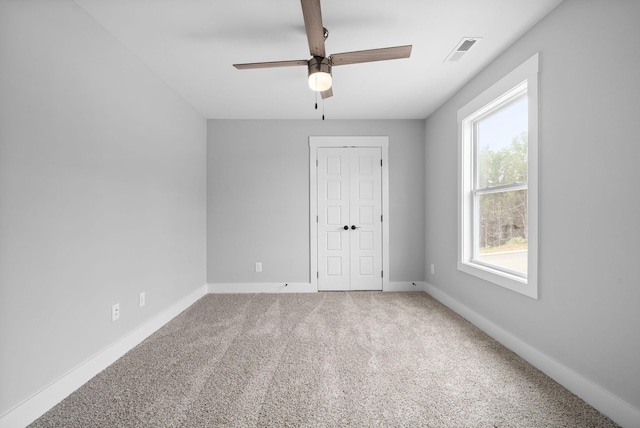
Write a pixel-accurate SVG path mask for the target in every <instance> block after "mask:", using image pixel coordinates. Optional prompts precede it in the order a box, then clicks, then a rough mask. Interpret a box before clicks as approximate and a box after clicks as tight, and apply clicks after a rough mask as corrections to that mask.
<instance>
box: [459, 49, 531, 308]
mask: <svg viewBox="0 0 640 428" xmlns="http://www.w3.org/2000/svg"><path fill="white" fill-rule="evenodd" d="M538 73H539V55H538V54H537V53H536V54H535V55H534V56H532V57H531V58H529V59H528V60H527V61H525V62H524V63H523V64H521V65H520V66H519V67H517V68H516V69H515V70H513V71H511V72H510V73H509V74H507V75H506V76H504V77H503V78H502V79H500V80H499V81H498V82H496V83H495V84H493V85H492V86H491V87H490V88H488V89H487V90H485V91H484V92H482V93H481V94H480V95H478V96H477V97H475V98H474V99H473V100H471V101H470V102H469V103H467V104H466V105H465V106H464V107H462V108H461V109H460V110H458V141H459V145H458V160H459V163H458V179H459V185H458V270H460V271H462V272H465V273H468V274H470V275H473V276H476V277H478V278H481V279H484V280H486V281H489V282H492V283H494V284H497V285H500V286H502V287H505V288H507V289H509V290H513V291H516V292H518V293H521V294H524V295H525V296H529V297H532V298H534V299H537V298H538ZM523 93H526V95H527V99H528V100H527V101H528V128H529V129H528V152H527V154H528V171H527V174H528V179H527V182H528V185H527V186H526V188H527V199H528V201H527V227H528V234H527V244H528V252H527V254H528V256H527V257H528V259H527V265H528V268H527V275H526V277H523V276H522V275H518V274H516V273H515V272H512V271H509V270H508V269H502V268H499V267H496V266H491V265H486V264H482V263H479V262H477V261H474V260H473V254H474V251H473V245H474V239H475V236H474V225H475V224H477V221H476V219H475V218H474V215H475V213H474V210H473V205H474V203H473V199H474V198H475V197H477V196H476V193H475V192H474V190H473V189H474V186H473V182H474V166H475V165H474V163H475V155H474V147H473V132H474V131H473V127H474V122H476V121H477V120H478V119H480V118H482V117H483V116H485V115H486V114H487V113H488V112H490V111H494V110H495V109H496V108H499V107H500V106H504V105H507V104H508V103H509V102H511V101H512V100H514V99H516V98H517V97H519V96H522V95H523ZM513 190H515V188H514V189H513Z"/></svg>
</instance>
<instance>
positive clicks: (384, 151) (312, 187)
mask: <svg viewBox="0 0 640 428" xmlns="http://www.w3.org/2000/svg"><path fill="white" fill-rule="evenodd" d="M321 147H347V148H358V147H376V148H380V152H381V156H382V272H383V275H382V291H387V289H388V285H389V161H388V158H389V137H388V136H310V137H309V195H310V197H309V242H310V248H309V266H310V270H309V280H310V283H311V286H312V287H313V288H314V289H315V290H316V291H318V222H317V219H318V217H317V216H318V174H317V170H316V168H317V160H318V148H321Z"/></svg>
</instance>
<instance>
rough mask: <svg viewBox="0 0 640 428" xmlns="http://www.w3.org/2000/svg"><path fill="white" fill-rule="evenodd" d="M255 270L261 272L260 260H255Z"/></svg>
mask: <svg viewBox="0 0 640 428" xmlns="http://www.w3.org/2000/svg"><path fill="white" fill-rule="evenodd" d="M256 272H262V262H256Z"/></svg>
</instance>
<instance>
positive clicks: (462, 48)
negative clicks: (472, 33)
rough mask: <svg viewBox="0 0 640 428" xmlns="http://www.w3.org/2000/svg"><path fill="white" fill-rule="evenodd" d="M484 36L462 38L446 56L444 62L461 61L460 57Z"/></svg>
mask: <svg viewBox="0 0 640 428" xmlns="http://www.w3.org/2000/svg"><path fill="white" fill-rule="evenodd" d="M481 38H482V37H465V38H464V39H462V40H460V41H459V42H458V44H457V45H456V47H455V48H453V50H452V51H451V53H450V54H449V55H448V56H447V57H446V58H445V60H444V61H443V62H456V61H459V60H460V58H462V56H463V55H464V54H466V53H467V52H468V51H469V49H471V47H472V46H473V45H474V44H475V43H476V42H477V41H478V40H480V39H481Z"/></svg>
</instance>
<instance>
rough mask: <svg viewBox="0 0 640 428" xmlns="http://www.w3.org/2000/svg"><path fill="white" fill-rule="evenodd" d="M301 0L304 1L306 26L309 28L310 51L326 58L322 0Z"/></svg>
mask: <svg viewBox="0 0 640 428" xmlns="http://www.w3.org/2000/svg"><path fill="white" fill-rule="evenodd" d="M300 1H301V3H302V15H303V17H304V28H305V29H306V30H307V40H308V41H309V52H310V53H311V56H320V57H322V58H324V57H325V51H324V27H323V26H322V12H321V10H320V0H300Z"/></svg>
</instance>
